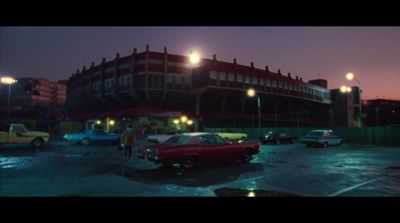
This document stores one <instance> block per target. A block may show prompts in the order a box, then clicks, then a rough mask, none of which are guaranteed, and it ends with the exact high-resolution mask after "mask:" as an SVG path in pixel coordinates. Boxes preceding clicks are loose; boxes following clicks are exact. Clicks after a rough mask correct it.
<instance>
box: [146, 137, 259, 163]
mask: <svg viewBox="0 0 400 223" xmlns="http://www.w3.org/2000/svg"><path fill="white" fill-rule="evenodd" d="M259 152H260V146H259V144H258V143H255V142H246V143H233V142H229V141H226V140H224V139H223V138H221V137H220V136H219V135H217V134H215V133H183V134H177V135H175V136H173V137H171V138H170V139H168V140H167V141H166V142H165V143H161V144H150V145H147V146H143V147H141V148H139V158H142V159H147V160H149V161H152V162H155V163H156V164H162V165H165V166H171V165H173V164H179V165H180V166H181V167H182V168H183V169H192V168H194V167H195V166H196V164H197V163H198V162H201V161H216V160H224V159H235V160H236V159H240V160H241V161H242V162H244V163H247V162H250V160H251V159H252V156H253V155H254V154H257V153H259Z"/></svg>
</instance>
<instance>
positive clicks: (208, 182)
mask: <svg viewBox="0 0 400 223" xmlns="http://www.w3.org/2000/svg"><path fill="white" fill-rule="evenodd" d="M143 143H145V142H143V141H142V142H140V141H139V144H143ZM138 146H139V145H138ZM138 146H136V147H135V148H134V150H133V152H134V154H133V157H132V159H131V160H126V159H124V157H123V153H122V152H121V151H118V150H117V146H88V147H84V146H79V145H70V144H68V143H66V142H64V141H62V140H51V141H50V143H49V145H48V146H47V148H44V149H41V150H34V149H31V148H27V147H18V146H3V148H1V149H0V195H1V196H246V195H251V196H399V195H400V148H389V147H383V148H378V147H374V146H354V145H346V144H345V145H342V146H338V147H329V148H306V147H304V146H303V145H301V144H285V145H263V146H262V148H261V153H260V154H258V155H256V156H255V157H254V159H253V160H252V161H251V163H249V164H241V163H239V162H238V163H235V162H224V163H216V164H210V165H203V166H201V167H199V168H197V169H196V170H194V171H190V172H181V171H176V170H170V169H164V168H160V167H158V166H156V165H154V164H152V163H150V162H147V161H145V160H139V159H138V158H137V156H136V151H137V148H138Z"/></svg>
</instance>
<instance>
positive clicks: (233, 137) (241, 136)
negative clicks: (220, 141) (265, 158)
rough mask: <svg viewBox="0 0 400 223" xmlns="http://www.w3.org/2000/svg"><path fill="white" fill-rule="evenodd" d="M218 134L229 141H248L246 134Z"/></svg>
mask: <svg viewBox="0 0 400 223" xmlns="http://www.w3.org/2000/svg"><path fill="white" fill-rule="evenodd" d="M216 134H217V135H219V136H221V137H222V138H224V139H226V140H229V141H245V140H246V139H247V134H245V133H233V132H217V133H216Z"/></svg>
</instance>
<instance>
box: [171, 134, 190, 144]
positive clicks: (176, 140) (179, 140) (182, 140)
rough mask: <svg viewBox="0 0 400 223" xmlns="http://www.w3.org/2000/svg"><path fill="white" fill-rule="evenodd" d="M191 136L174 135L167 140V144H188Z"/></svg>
mask: <svg viewBox="0 0 400 223" xmlns="http://www.w3.org/2000/svg"><path fill="white" fill-rule="evenodd" d="M190 139H191V137H190V136H185V135H179V136H173V137H171V138H169V139H168V140H167V141H165V143H166V144H177V145H184V144H187V143H188V142H189V141H190Z"/></svg>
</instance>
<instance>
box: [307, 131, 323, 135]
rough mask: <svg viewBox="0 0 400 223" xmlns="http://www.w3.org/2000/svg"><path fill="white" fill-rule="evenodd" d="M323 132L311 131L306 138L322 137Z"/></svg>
mask: <svg viewBox="0 0 400 223" xmlns="http://www.w3.org/2000/svg"><path fill="white" fill-rule="evenodd" d="M323 135H324V132H319V131H318V132H317V131H312V132H310V133H308V136H323Z"/></svg>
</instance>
